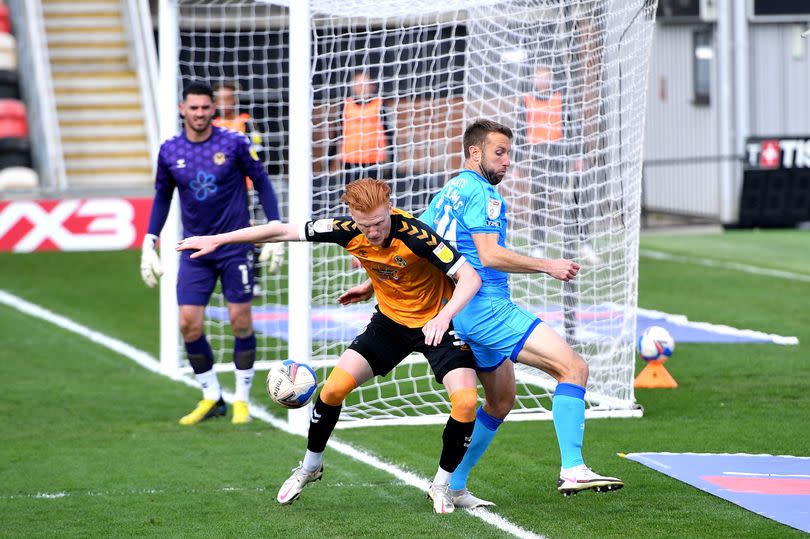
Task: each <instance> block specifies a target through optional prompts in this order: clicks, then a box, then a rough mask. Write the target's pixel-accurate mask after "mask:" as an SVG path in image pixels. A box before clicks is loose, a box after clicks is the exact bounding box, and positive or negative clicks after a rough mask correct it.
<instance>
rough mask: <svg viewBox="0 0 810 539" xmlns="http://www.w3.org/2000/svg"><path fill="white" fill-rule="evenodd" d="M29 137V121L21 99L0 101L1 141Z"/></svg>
mask: <svg viewBox="0 0 810 539" xmlns="http://www.w3.org/2000/svg"><path fill="white" fill-rule="evenodd" d="M27 136H28V120H27V119H26V110H25V105H24V104H23V102H22V101H20V100H19V99H0V139H2V138H26V137H27Z"/></svg>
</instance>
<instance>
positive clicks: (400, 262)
mask: <svg viewBox="0 0 810 539" xmlns="http://www.w3.org/2000/svg"><path fill="white" fill-rule="evenodd" d="M394 262H396V263H397V266H399V267H400V268H404V267H405V266H407V265H408V262H406V261H405V259H404V258H402V257H401V256H399V255H396V256H395V257H394Z"/></svg>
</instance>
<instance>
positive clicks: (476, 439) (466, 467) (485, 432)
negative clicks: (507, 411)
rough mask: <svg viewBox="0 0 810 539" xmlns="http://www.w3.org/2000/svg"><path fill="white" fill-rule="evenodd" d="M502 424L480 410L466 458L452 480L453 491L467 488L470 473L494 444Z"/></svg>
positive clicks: (499, 420) (462, 460)
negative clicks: (490, 445)
mask: <svg viewBox="0 0 810 539" xmlns="http://www.w3.org/2000/svg"><path fill="white" fill-rule="evenodd" d="M502 423H503V419H498V418H497V417H492V416H491V415H489V414H488V413H486V412H485V411H484V408H483V407H481V408H479V409H478V412H477V413H476V414H475V427H474V428H473V432H472V440H470V446H469V447H468V448H467V452H466V453H465V454H464V458H463V459H461V463H460V464H459V465H458V467H457V468H456V471H454V472H453V476H452V477H451V478H450V489H451V490H461V489H463V488H467V478H468V477H469V476H470V472H471V471H472V469H473V467H475V465H476V464H478V461H479V460H481V456H482V455H483V454H484V452H485V451H486V450H487V448H488V447H489V444H491V443H492V439H493V438H495V434H496V433H497V432H498V427H500V426H501V424H502Z"/></svg>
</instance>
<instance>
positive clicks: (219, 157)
mask: <svg viewBox="0 0 810 539" xmlns="http://www.w3.org/2000/svg"><path fill="white" fill-rule="evenodd" d="M224 163H225V154H224V153H222V152H217V153H215V154H214V164H215V165H222V164H224Z"/></svg>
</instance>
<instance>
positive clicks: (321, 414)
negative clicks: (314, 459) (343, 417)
mask: <svg viewBox="0 0 810 539" xmlns="http://www.w3.org/2000/svg"><path fill="white" fill-rule="evenodd" d="M341 408H343V406H341V405H337V406H330V405H328V404H326V403H325V402H323V401H322V400H321V396H320V394H319V395H318V399H317V400H316V401H315V407H314V409H313V410H312V416H311V417H310V418H309V435H308V436H307V449H308V450H310V451H312V452H313V453H322V452H323V450H324V449H325V448H326V442H328V441H329V437H330V436H332V431H333V430H335V425H337V422H338V418H339V417H340V409H341Z"/></svg>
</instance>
